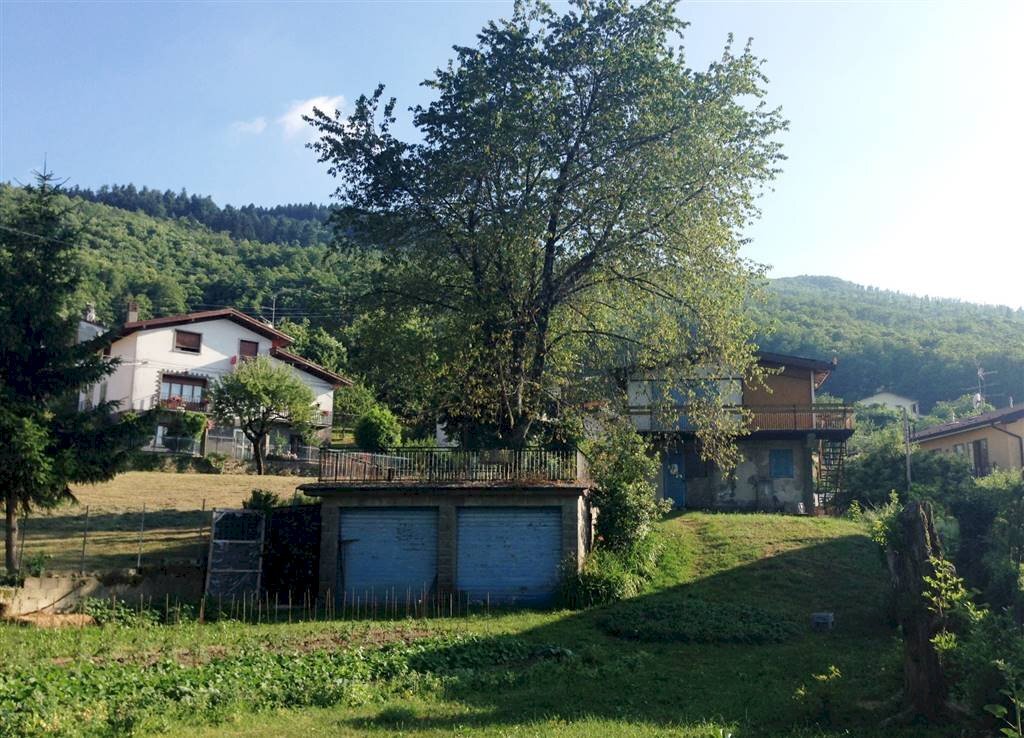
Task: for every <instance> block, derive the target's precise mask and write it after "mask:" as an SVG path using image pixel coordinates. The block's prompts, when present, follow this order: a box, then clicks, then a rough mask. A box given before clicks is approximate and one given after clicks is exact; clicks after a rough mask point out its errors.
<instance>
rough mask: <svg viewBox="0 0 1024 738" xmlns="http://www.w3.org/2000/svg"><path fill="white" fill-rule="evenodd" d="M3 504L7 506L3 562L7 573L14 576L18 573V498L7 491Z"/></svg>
mask: <svg viewBox="0 0 1024 738" xmlns="http://www.w3.org/2000/svg"><path fill="white" fill-rule="evenodd" d="M4 502H5V503H6V506H7V521H6V528H5V533H6V537H5V538H4V562H5V563H6V564H7V573H8V574H15V573H16V572H17V571H18V498H17V496H16V495H15V494H14V492H13V491H10V490H9V491H8V492H7V494H6V495H4Z"/></svg>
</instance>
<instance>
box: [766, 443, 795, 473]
mask: <svg viewBox="0 0 1024 738" xmlns="http://www.w3.org/2000/svg"><path fill="white" fill-rule="evenodd" d="M768 467H769V474H770V476H771V478H772V479H792V478H793V476H794V475H793V449H790V448H773V449H771V451H769V452H768Z"/></svg>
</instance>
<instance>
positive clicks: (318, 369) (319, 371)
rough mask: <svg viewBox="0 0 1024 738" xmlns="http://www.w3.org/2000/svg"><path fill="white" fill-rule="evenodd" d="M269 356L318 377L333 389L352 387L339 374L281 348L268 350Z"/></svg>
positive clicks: (348, 381)
mask: <svg viewBox="0 0 1024 738" xmlns="http://www.w3.org/2000/svg"><path fill="white" fill-rule="evenodd" d="M270 355H271V356H273V357H274V358H275V359H280V360H281V361H283V362H285V363H286V364H291V365H292V366H294V367H295V368H296V369H301V370H303V371H305V372H308V373H310V374H312V375H313V376H314V377H319V378H320V379H323V380H324V381H326V382H330V383H331V385H333V386H334V387H350V386H352V380H351V379H348V378H347V377H343V376H341V375H340V374H336V373H335V372H332V371H331V370H330V369H327V368H325V367H322V366H320V365H319V364H317V363H315V362H312V361H310V360H309V359H304V358H302V357H301V356H299V355H298V354H293V353H292V352H290V351H285V350H284V349H281V348H272V349H270Z"/></svg>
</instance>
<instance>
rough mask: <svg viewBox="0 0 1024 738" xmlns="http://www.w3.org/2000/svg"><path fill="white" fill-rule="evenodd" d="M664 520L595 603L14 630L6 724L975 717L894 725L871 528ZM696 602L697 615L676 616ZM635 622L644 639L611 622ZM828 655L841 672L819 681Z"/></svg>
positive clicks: (890, 659) (358, 728)
mask: <svg viewBox="0 0 1024 738" xmlns="http://www.w3.org/2000/svg"><path fill="white" fill-rule="evenodd" d="M661 535H662V538H663V540H664V542H665V555H664V558H663V562H662V566H661V571H660V574H659V576H658V579H657V581H656V582H655V583H654V586H652V587H651V589H650V591H648V592H646V593H644V594H642V595H640V596H638V597H636V598H633V599H631V600H628V601H626V602H621V603H617V604H616V605H613V606H609V607H603V608H593V609H591V610H587V611H581V612H572V611H558V612H508V613H492V614H489V615H474V616H472V617H469V618H455V619H436V620H412V619H402V620H397V621H378V622H371V621H333V622H304V623H294V624H287V623H279V624H262V625H246V624H241V623H235V622H226V621H225V622H218V623H211V624H206V625H198V624H195V623H183V624H180V625H171V626H148V627H137V626H135V627H127V626H104V627H102V628H97V627H88V628H83V629H69V630H63V631H56V632H43V631H36V630H30V629H18V628H13V627H11V626H0V634H2V635H0V726H2V725H3V724H4V718H6V717H8V716H7V715H5V714H4V712H3V711H4V710H11V709H12V705H15V704H17V705H19V706H22V707H23V709H25V710H29V711H34V712H31V715H30V716H29V717H26V718H25V722H22V723H21V724H20V726H19V730H21V732H22V733H28V734H31V733H32V732H33V731H35V732H36V733H39V734H44V733H49V734H58V735H59V734H68V735H74V734H79V733H82V732H92V733H99V734H103V732H104V731H107V732H110V733H113V732H116V731H117V730H121V731H126V730H129V729H130V730H133V731H136V732H139V733H144V734H166V735H184V734H188V735H200V736H222V735H227V736H267V737H269V736H297V737H298V736H301V737H302V738H307V737H308V736H320V735H324V736H326V735H332V736H354V735H369V736H448V735H464V736H537V735H553V736H587V737H588V738H590V737H593V736H666V735H671V736H701V737H707V738H710V737H711V736H714V737H715V738H723V737H724V736H726V735H733V736H737V737H738V736H849V735H856V736H876V735H877V736H895V737H901V736H902V737H906V738H909V737H910V736H922V737H923V736H942V735H950V736H951V735H959V734H960V733H959V731H952V730H951V731H950V732H948V733H944V732H943V731H942V730H938V729H935V728H931V729H929V728H907V729H893V728H887V729H882V728H879V727H878V723H879V722H880V720H882V719H883V718H884V717H885V716H887V715H889V714H891V713H892V712H893V711H894V708H895V704H894V703H893V698H894V695H896V694H897V692H898V690H899V687H900V683H901V675H900V671H899V668H900V667H899V646H898V643H897V641H896V639H895V635H894V632H893V630H892V628H891V627H890V625H889V624H888V623H887V622H886V621H885V619H884V617H883V615H882V602H883V599H884V593H885V589H886V582H885V575H884V572H883V569H882V565H881V561H880V558H879V556H878V553H877V550H876V549H875V547H874V545H873V544H872V543H871V542H870V541H869V540H868V539H867V538H866V537H865V536H864V535H863V531H862V530H861V529H860V528H859V527H858V526H856V525H854V524H853V523H851V522H848V521H843V520H832V519H822V518H796V517H782V516H772V515H725V514H720V515H716V514H702V513H689V514H685V515H677V516H674V517H672V518H670V519H668V520H666V521H665V522H664V523H662V524H661ZM688 608H689V610H688ZM693 608H698V609H697V610H693ZM700 608H704V609H703V610H701V609H700ZM730 608H731V609H730ZM818 610H830V611H834V612H835V614H836V630H835V631H834V632H832V633H812V632H810V630H809V627H808V625H807V623H808V619H809V615H810V613H811V612H814V611H818ZM694 611H695V612H703V613H704V614H703V615H702V616H701V617H697V618H696V619H695V622H690V621H688V620H687V619H686V618H680V617H679V616H678V614H679V613H680V612H684V613H685V612H694ZM723 614H724V615H726V616H727V617H722V615H723ZM748 615H749V616H750V617H753V618H754V619H755V620H756V619H757V618H760V619H761V620H760V621H758V622H761V623H762V625H764V624H765V623H767V624H768V625H770V626H776V625H777V626H778V630H777V634H781V635H778V637H769V638H759V637H755V636H756V633H755V631H754V630H748V629H747V628H746V626H744V625H743V624H742V623H740V624H737V622H738V620H742V619H743V618H744V617H747V616H748ZM622 623H632V624H639V626H640V628H639V630H638V631H637V632H638V635H636V636H635V637H619V636H616V635H613V634H612V633H613V632H615V631H616V628H617V627H618V626H619V625H621V624H622ZM695 624H697V625H700V626H701V627H700V628H698V629H696V630H694V627H693V626H694V625H695ZM704 626H708V627H707V628H706V629H704ZM771 632H776V631H771ZM747 636H750V637H749V639H748V638H747ZM745 640H749V642H744V641H745ZM831 666H836V667H838V669H839V670H840V672H841V674H842V676H841V677H839V678H838V679H835V680H833V681H832V682H830V683H826V684H824V685H821V684H819V683H818V682H816V681H815V680H814V679H813V678H812V675H815V674H823V673H825V672H826V671H828V669H829V667H831ZM803 686H806V687H809V688H810V689H809V694H808V696H807V697H805V698H803V699H798V698H796V695H797V693H798V691H799V690H800V688H801V687H803ZM12 694H14V695H17V698H16V699H13V698H12V696H11V695H12ZM26 706H27V707H26ZM11 714H12V715H13V713H11ZM8 724H11V725H14V724H15V723H14V722H13V717H12V718H11V719H10V720H8Z"/></svg>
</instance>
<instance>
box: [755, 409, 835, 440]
mask: <svg viewBox="0 0 1024 738" xmlns="http://www.w3.org/2000/svg"><path fill="white" fill-rule="evenodd" d="M744 410H746V411H747V412H749V413H750V421H749V423H748V428H749V429H750V432H751V433H757V432H764V431H807V432H814V431H850V432H851V433H852V432H853V408H852V407H850V406H848V405H763V406H755V407H745V408H744Z"/></svg>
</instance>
